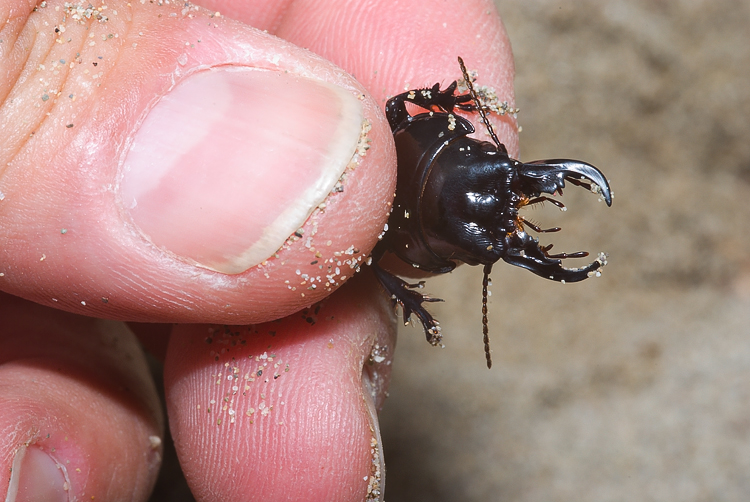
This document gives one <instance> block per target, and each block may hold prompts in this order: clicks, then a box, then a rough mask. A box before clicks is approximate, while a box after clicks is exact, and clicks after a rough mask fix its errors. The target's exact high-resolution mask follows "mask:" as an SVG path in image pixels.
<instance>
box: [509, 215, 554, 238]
mask: <svg viewBox="0 0 750 502" xmlns="http://www.w3.org/2000/svg"><path fill="white" fill-rule="evenodd" d="M518 219H519V220H521V223H523V224H524V225H528V226H529V228H531V229H532V230H533V231H534V232H538V233H540V234H546V233H551V232H559V231H560V230H562V229H561V228H560V227H552V228H542V227H540V226H539V225H536V224H534V223H532V222H530V221H529V220H527V219H526V218H524V217H523V216H519V217H518Z"/></svg>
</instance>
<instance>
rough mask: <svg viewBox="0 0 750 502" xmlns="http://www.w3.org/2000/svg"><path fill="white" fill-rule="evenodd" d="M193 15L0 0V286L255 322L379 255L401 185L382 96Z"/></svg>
mask: <svg viewBox="0 0 750 502" xmlns="http://www.w3.org/2000/svg"><path fill="white" fill-rule="evenodd" d="M183 7H184V6H181V7H175V6H174V5H168V4H166V3H165V5H155V4H153V3H141V2H131V3H127V2H118V1H113V2H108V3H107V5H106V6H102V7H99V8H93V7H88V8H83V7H80V6H73V5H71V4H68V3H63V2H56V1H48V2H43V3H42V4H40V5H39V6H38V7H33V4H32V3H31V2H29V3H26V4H23V5H22V4H21V3H19V2H9V1H5V2H0V17H5V20H4V21H5V26H6V29H5V31H4V37H5V38H6V44H4V47H9V48H10V49H9V50H10V54H9V56H3V58H2V59H1V60H0V61H1V62H0V65H1V66H2V71H1V72H0V75H3V77H2V78H0V98H1V99H2V101H3V106H2V108H0V130H1V131H2V134H1V135H0V138H2V139H0V166H2V169H1V170H0V199H1V200H0V239H2V241H3V242H4V245H3V247H2V249H0V263H1V264H2V266H1V268H2V269H1V270H0V273H1V274H2V276H0V289H3V290H5V291H7V292H10V293H13V294H16V295H19V296H23V297H26V298H28V299H32V300H34V301H37V302H39V303H43V304H47V305H53V306H57V307H59V308H64V309H67V310H70V311H75V312H78V313H82V314H86V315H94V316H100V317H108V318H119V319H128V320H141V321H169V322H197V321H201V322H230V321H231V322H233V323H247V322H259V321H265V320H269V319H272V318H278V317H281V316H283V315H287V314H289V313H291V312H294V311H296V310H298V309H299V308H301V307H303V306H306V305H309V304H311V303H313V302H314V301H316V300H319V299H320V298H322V297H324V296H326V295H328V294H330V292H331V291H333V290H334V289H335V288H337V287H338V286H339V285H340V284H341V283H342V282H344V281H345V280H346V279H347V278H348V277H349V276H351V275H352V274H353V272H354V270H356V269H358V267H359V264H360V263H361V261H362V259H363V258H364V257H365V256H367V253H369V250H370V249H371V248H372V246H373V245H374V243H375V242H376V236H377V234H378V233H379V232H380V231H381V229H382V228H383V225H384V223H385V220H386V217H387V209H388V204H389V201H390V199H391V198H392V194H393V189H394V182H395V170H394V154H393V151H392V147H391V140H390V132H389V129H388V127H387V124H386V123H385V120H384V119H383V118H382V114H381V112H380V110H379V108H378V106H377V104H376V103H374V102H373V101H372V100H371V99H370V98H369V97H367V95H366V92H365V91H364V90H363V89H362V88H361V87H360V86H359V84H357V83H356V82H355V81H354V80H353V79H352V78H351V77H349V76H348V75H346V74H345V73H344V72H342V71H341V70H339V69H337V68H336V67H334V66H333V65H331V64H330V63H328V62H326V61H325V60H322V59H321V58H319V57H318V56H315V55H313V54H311V53H309V52H307V51H304V50H302V49H299V48H297V47H295V46H293V45H291V44H289V43H287V42H284V41H282V40H280V39H277V38H275V37H272V36H269V35H266V34H264V33H262V32H260V31H258V30H255V29H252V28H249V27H246V26H244V25H241V24H239V23H235V22H233V21H231V20H225V19H224V18H221V17H220V16H216V15H214V14H211V13H209V12H207V11H204V10H202V9H200V8H198V7H193V6H190V7H184V8H183ZM3 13H4V15H3ZM6 32H7V36H6ZM6 50H7V49H6ZM368 146H371V148H369V150H368V148H367V147H368ZM343 215H346V216H345V217H344V216H343Z"/></svg>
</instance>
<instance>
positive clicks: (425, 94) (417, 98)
mask: <svg viewBox="0 0 750 502" xmlns="http://www.w3.org/2000/svg"><path fill="white" fill-rule="evenodd" d="M456 86H457V83H456V82H455V81H454V82H453V83H452V84H451V85H449V86H448V87H446V88H445V90H444V91H441V90H440V84H435V85H433V86H432V87H431V88H429V89H413V90H411V91H407V92H403V93H401V94H399V95H397V96H394V97H392V98H391V99H389V100H388V102H387V103H386V105H385V116H386V118H387V119H388V123H389V124H390V125H391V130H392V131H394V132H395V130H396V129H398V128H399V127H403V125H404V121H407V120H408V119H409V117H411V114H410V113H409V111H408V110H407V109H406V103H407V102H409V103H414V104H415V105H417V106H419V107H421V108H424V109H425V110H431V111H443V112H446V113H451V112H452V111H453V108H455V107H456V106H458V107H459V108H461V109H464V110H466V109H469V108H466V106H467V105H465V103H466V102H467V101H468V100H470V99H471V96H468V95H458V96H456ZM467 96H468V99H467Z"/></svg>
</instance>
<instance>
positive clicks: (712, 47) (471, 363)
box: [382, 0, 750, 502]
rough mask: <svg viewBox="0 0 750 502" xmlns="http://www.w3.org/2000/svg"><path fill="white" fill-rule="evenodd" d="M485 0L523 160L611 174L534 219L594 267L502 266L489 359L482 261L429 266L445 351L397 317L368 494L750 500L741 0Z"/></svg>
mask: <svg viewBox="0 0 750 502" xmlns="http://www.w3.org/2000/svg"><path fill="white" fill-rule="evenodd" d="M498 5H499V9H500V12H501V13H502V14H503V16H504V21H505V24H506V26H507V29H508V32H509V34H510V37H511V40H512V42H513V46H514V52H515V54H516V61H517V72H518V77H517V81H516V92H517V103H518V106H519V107H520V108H521V113H520V115H519V120H520V123H521V125H522V126H523V132H522V134H521V148H522V159H524V160H531V159H538V158H549V157H570V158H579V159H584V160H586V161H589V162H591V163H593V164H595V165H597V166H599V167H600V168H601V169H602V170H603V171H604V172H605V173H606V175H607V176H608V178H609V179H610V180H611V183H612V187H613V190H614V192H615V200H614V204H613V207H612V208H609V209H608V208H606V206H605V205H604V204H603V203H601V202H598V201H597V199H596V197H594V196H592V195H591V194H589V193H586V192H585V191H584V190H580V189H573V188H572V187H571V188H569V189H568V190H567V191H566V195H565V199H564V200H565V202H566V204H567V205H568V208H569V210H568V211H567V212H566V213H561V212H559V211H557V210H556V209H554V208H553V207H548V208H543V209H540V210H536V211H533V212H530V216H531V218H532V219H533V220H534V221H537V222H538V223H540V224H541V225H542V226H553V225H559V226H562V227H563V231H562V232H561V233H559V234H554V235H552V234H547V235H543V236H542V238H541V240H542V242H547V243H548V242H554V243H555V250H557V251H578V250H581V249H584V250H589V251H592V252H598V251H607V252H608V253H609V257H610V258H609V265H608V266H607V267H606V269H605V270H604V275H603V276H602V277H601V278H597V279H592V280H589V281H586V282H583V283H580V284H568V285H561V284H557V283H553V282H551V281H545V280H543V279H540V278H538V277H536V276H534V275H532V274H530V273H528V272H526V271H523V270H520V269H515V268H513V267H510V266H507V265H504V264H498V265H497V266H496V267H495V271H494V273H493V283H494V285H493V288H492V293H493V296H492V297H491V299H490V328H491V334H492V346H493V349H494V361H495V365H494V367H493V368H492V370H487V369H486V367H485V365H484V354H483V352H482V342H481V313H480V309H481V270H480V269H479V268H471V267H461V269H459V270H458V271H456V272H454V273H453V274H450V275H448V276H443V277H440V278H436V279H432V280H430V281H429V282H428V292H430V293H433V294H434V295H436V296H441V297H442V298H444V299H445V300H446V303H444V304H438V305H434V306H433V308H432V311H433V313H435V314H436V317H438V318H439V319H440V321H441V323H442V326H443V333H444V335H445V342H446V345H447V347H446V348H445V349H443V350H441V349H434V348H432V347H430V346H429V345H428V344H427V343H426V342H425V341H424V338H423V335H422V332H421V328H419V327H416V328H406V329H405V330H404V331H403V332H402V333H401V336H400V339H399V350H398V352H397V355H396V362H395V369H394V378H393V383H392V388H391V392H390V399H389V400H388V401H387V403H386V406H385V409H384V411H383V414H382V422H383V440H384V443H385V454H386V461H387V464H388V474H387V491H386V499H387V500H388V501H389V502H399V501H413V502H419V501H428V500H429V501H431V502H441V501H458V500H460V501H490V500H492V501H496V500H502V501H555V502H565V501H576V502H583V501H597V502H605V501H636V500H637V501H651V500H654V501H677V500H679V501H681V502H687V501H747V500H750V251H748V250H749V249H750V206H749V205H748V203H747V201H749V200H750V3H749V2H744V1H741V0H737V1H730V0H704V1H701V0H683V1H674V2H666V1H656V0H604V1H603V0H576V1H575V2H574V1H572V0H570V1H556V2H553V1H542V0H534V1H530V0H510V1H508V0H502V1H499V2H498ZM480 83H481V75H480Z"/></svg>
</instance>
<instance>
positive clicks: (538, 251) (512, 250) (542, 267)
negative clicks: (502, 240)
mask: <svg viewBox="0 0 750 502" xmlns="http://www.w3.org/2000/svg"><path fill="white" fill-rule="evenodd" d="M551 248H552V246H551V245H548V246H540V245H539V241H538V240H537V239H534V238H533V237H531V236H530V235H528V234H527V233H525V232H518V233H516V234H513V235H512V236H510V237H509V242H508V252H507V253H506V255H505V256H503V260H505V261H506V262H507V263H510V264H511V265H516V266H517V267H521V268H525V269H526V270H529V271H530V272H533V273H534V274H536V275H538V276H540V277H544V278H546V279H551V280H553V281H559V282H579V281H582V280H584V279H587V278H588V277H591V275H592V274H598V272H597V271H598V270H599V269H601V268H602V267H604V265H606V264H607V260H606V258H607V257H606V255H599V256H598V257H597V259H596V260H594V261H593V262H591V263H589V264H588V265H587V266H585V267H581V268H565V267H563V266H562V261H561V260H562V259H565V258H582V257H584V256H587V255H588V253H587V252H585V251H578V252H576V253H569V254H566V253H560V254H556V255H550V254H549V253H548V251H549V250H550V249H551Z"/></svg>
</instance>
